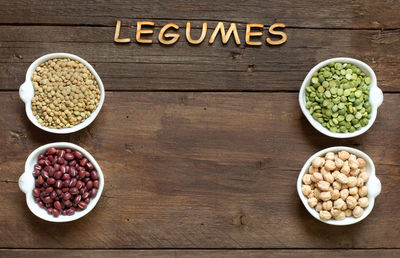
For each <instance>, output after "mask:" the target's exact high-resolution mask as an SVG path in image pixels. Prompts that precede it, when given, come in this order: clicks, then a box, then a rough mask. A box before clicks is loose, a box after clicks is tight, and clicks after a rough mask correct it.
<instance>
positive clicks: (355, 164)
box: [349, 160, 358, 169]
mask: <svg viewBox="0 0 400 258" xmlns="http://www.w3.org/2000/svg"><path fill="white" fill-rule="evenodd" d="M349 166H350V169H358V162H357V160H350V161H349Z"/></svg>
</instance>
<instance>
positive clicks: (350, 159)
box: [349, 154, 357, 161]
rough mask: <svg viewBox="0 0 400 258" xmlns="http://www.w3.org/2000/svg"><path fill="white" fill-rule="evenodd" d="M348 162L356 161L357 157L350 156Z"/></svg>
mask: <svg viewBox="0 0 400 258" xmlns="http://www.w3.org/2000/svg"><path fill="white" fill-rule="evenodd" d="M349 161H357V156H356V155H354V154H350V156H349Z"/></svg>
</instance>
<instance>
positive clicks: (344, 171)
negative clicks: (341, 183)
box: [340, 164, 350, 176]
mask: <svg viewBox="0 0 400 258" xmlns="http://www.w3.org/2000/svg"><path fill="white" fill-rule="evenodd" d="M340 172H342V174H344V175H346V176H347V175H348V174H349V173H350V166H349V165H346V164H345V165H343V167H342V169H340Z"/></svg>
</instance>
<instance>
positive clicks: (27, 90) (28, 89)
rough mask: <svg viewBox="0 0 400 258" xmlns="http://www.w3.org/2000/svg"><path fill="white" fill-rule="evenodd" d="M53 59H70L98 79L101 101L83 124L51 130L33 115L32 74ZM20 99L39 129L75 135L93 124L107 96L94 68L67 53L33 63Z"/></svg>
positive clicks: (45, 56) (22, 86)
mask: <svg viewBox="0 0 400 258" xmlns="http://www.w3.org/2000/svg"><path fill="white" fill-rule="evenodd" d="M53 58H70V59H73V60H77V61H79V62H81V63H82V64H84V65H85V66H86V67H88V69H89V70H90V72H91V73H92V74H93V75H94V77H95V78H96V81H97V84H98V85H99V88H100V101H99V104H98V106H97V108H96V109H95V110H94V111H93V112H92V114H91V115H90V116H89V117H88V118H87V119H86V120H85V121H83V122H82V123H80V124H77V125H75V126H74V127H71V128H62V129H57V128H49V127H46V126H43V125H41V124H39V123H38V121H37V119H36V117H35V116H34V115H33V113H32V104H31V101H32V98H33V96H34V95H35V91H34V88H33V83H32V80H31V77H32V74H33V72H34V71H35V69H36V67H37V66H38V65H40V64H41V63H43V62H46V61H47V60H49V59H53ZM19 97H20V98H21V100H22V101H23V102H25V111H26V115H27V116H28V118H29V120H31V122H32V123H33V124H34V125H36V126H37V127H39V128H40V129H42V130H45V131H48V132H51V133H58V134H66V133H73V132H76V131H79V130H81V129H83V128H85V127H86V126H88V125H90V123H92V122H93V120H94V119H95V118H96V116H97V115H98V114H99V112H100V109H101V107H102V106H103V103H104V97H105V94H104V85H103V82H102V81H101V79H100V77H99V75H98V74H97V73H96V71H95V70H94V68H93V67H92V66H91V65H90V64H89V63H88V62H86V61H85V60H84V59H82V58H80V57H79V56H76V55H72V54H67V53H53V54H48V55H44V56H42V57H39V58H38V59H36V61H35V62H33V63H32V64H31V65H30V66H29V68H28V71H27V72H26V77H25V82H24V83H23V84H22V85H21V86H20V87H19Z"/></svg>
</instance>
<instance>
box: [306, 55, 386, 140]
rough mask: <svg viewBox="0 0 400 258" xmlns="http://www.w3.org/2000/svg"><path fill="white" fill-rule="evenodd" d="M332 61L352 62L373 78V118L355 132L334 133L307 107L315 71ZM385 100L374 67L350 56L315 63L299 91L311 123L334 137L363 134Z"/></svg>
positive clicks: (371, 89) (349, 136)
mask: <svg viewBox="0 0 400 258" xmlns="http://www.w3.org/2000/svg"><path fill="white" fill-rule="evenodd" d="M331 62H342V63H351V64H353V65H355V66H357V67H358V68H360V69H361V70H362V71H363V72H364V73H365V74H366V75H368V76H369V77H370V78H371V83H370V96H369V98H370V103H371V107H372V110H371V119H369V121H368V124H367V125H366V126H364V127H362V128H361V129H360V130H357V131H355V132H353V133H333V132H331V131H329V130H328V129H327V128H325V127H323V126H322V125H321V124H320V123H319V122H318V121H316V120H315V119H314V118H313V117H312V116H311V114H310V111H308V109H307V108H306V95H305V88H306V87H307V86H308V85H309V84H310V81H311V78H312V76H313V74H314V73H315V72H317V71H318V70H319V69H320V68H322V67H324V66H326V65H328V64H329V63H331ZM382 102H383V92H382V90H381V89H380V88H379V87H378V84H377V79H376V75H375V72H374V71H373V69H372V68H371V67H370V66H369V65H368V64H366V63H364V62H362V61H360V60H358V59H354V58H349V57H335V58H330V59H327V60H324V61H322V62H320V63H318V64H317V65H315V66H314V67H313V68H311V70H310V71H309V72H308V74H307V75H306V77H305V78H304V80H303V82H302V85H301V88H300V91H299V104H300V107H301V110H302V112H303V114H304V115H305V117H306V118H307V120H308V121H309V122H310V124H311V125H312V126H313V127H314V128H315V129H316V130H318V131H319V132H320V133H323V134H325V135H327V136H330V137H333V138H351V137H356V136H358V135H361V134H363V133H365V132H366V131H367V130H368V129H369V128H371V126H372V125H373V123H374V122H375V119H376V116H377V112H378V107H379V106H380V105H381V104H382Z"/></svg>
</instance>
